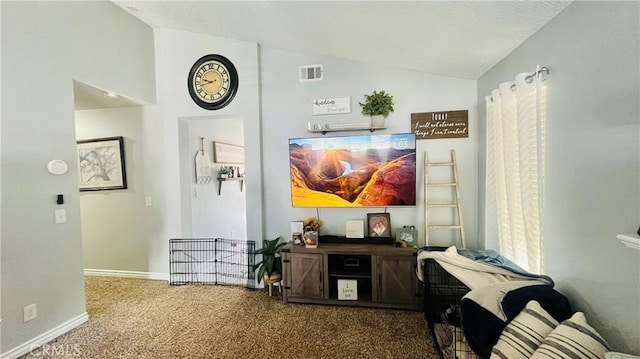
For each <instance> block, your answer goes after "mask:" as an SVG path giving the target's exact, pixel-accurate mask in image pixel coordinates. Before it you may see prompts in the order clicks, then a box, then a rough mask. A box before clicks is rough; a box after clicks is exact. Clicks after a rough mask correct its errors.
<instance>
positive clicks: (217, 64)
mask: <svg viewBox="0 0 640 359" xmlns="http://www.w3.org/2000/svg"><path fill="white" fill-rule="evenodd" d="M187 86H188V88H189V95H191V98H192V99H193V101H194V102H195V103H196V104H197V105H198V106H200V107H202V108H205V109H207V110H217V109H220V108H222V107H224V106H226V105H228V104H229V103H230V102H231V100H233V97H234V96H235V94H236V91H237V89H238V72H237V71H236V68H235V66H233V63H231V61H229V59H227V58H226V57H224V56H222V55H206V56H203V57H201V58H200V59H199V60H198V61H196V62H195V63H194V64H193V66H192V67H191V71H189V77H188V84H187Z"/></svg>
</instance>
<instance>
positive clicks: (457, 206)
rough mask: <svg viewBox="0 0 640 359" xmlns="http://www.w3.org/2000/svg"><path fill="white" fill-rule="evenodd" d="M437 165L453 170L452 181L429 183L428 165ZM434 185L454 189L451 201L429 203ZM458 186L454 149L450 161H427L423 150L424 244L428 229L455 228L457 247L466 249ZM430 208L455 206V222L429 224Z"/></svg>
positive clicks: (426, 155)
mask: <svg viewBox="0 0 640 359" xmlns="http://www.w3.org/2000/svg"><path fill="white" fill-rule="evenodd" d="M437 166H449V167H451V168H452V172H453V182H435V183H429V167H437ZM434 187H448V188H452V189H455V193H454V196H453V199H454V202H453V203H430V202H429V196H428V194H429V191H430V190H431V189H432V188H434ZM460 205H461V202H460V188H459V182H458V165H457V162H456V151H455V150H451V162H429V154H428V152H427V151H425V152H424V226H425V231H424V233H425V245H427V246H428V245H429V230H430V229H457V230H459V231H460V242H461V247H460V248H459V249H466V247H467V243H466V241H465V238H464V223H463V222H462V211H461V210H460ZM431 208H455V209H456V212H457V217H458V223H457V224H438V225H430V224H429V209H431Z"/></svg>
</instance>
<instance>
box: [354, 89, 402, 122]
mask: <svg viewBox="0 0 640 359" xmlns="http://www.w3.org/2000/svg"><path fill="white" fill-rule="evenodd" d="M364 98H365V102H364V103H362V102H358V103H359V104H360V106H362V114H363V115H369V116H371V126H373V127H382V126H384V119H385V118H387V116H389V114H390V113H391V112H393V96H392V95H390V94H388V93H386V92H385V91H384V90H382V91H380V92H377V91H373V93H372V94H370V95H366V94H365V95H364Z"/></svg>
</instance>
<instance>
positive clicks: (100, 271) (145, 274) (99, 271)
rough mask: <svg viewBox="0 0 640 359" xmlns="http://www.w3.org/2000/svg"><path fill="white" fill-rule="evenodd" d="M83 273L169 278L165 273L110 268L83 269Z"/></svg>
mask: <svg viewBox="0 0 640 359" xmlns="http://www.w3.org/2000/svg"><path fill="white" fill-rule="evenodd" d="M84 275H86V276H99V277H119V278H133V279H151V280H165V281H168V280H169V275H167V274H165V273H153V272H136V271H127V270H111V269H85V270H84Z"/></svg>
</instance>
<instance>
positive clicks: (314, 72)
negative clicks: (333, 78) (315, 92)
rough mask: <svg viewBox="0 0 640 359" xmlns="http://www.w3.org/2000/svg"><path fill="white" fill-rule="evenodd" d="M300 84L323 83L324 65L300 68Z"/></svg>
mask: <svg viewBox="0 0 640 359" xmlns="http://www.w3.org/2000/svg"><path fill="white" fill-rule="evenodd" d="M299 73H300V82H308V81H322V74H323V71H322V65H305V66H300V71H299Z"/></svg>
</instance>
